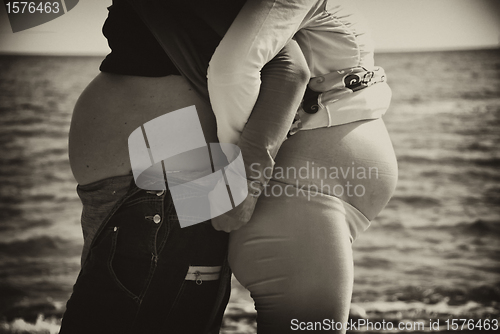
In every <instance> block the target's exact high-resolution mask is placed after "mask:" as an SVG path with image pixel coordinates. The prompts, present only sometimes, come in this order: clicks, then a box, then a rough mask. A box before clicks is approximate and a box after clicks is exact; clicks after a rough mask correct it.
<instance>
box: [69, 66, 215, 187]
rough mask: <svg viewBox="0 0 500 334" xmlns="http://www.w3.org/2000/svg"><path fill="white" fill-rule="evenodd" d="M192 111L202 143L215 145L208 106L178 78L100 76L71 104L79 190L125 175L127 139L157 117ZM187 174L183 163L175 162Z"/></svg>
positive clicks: (73, 154) (72, 149)
mask: <svg viewBox="0 0 500 334" xmlns="http://www.w3.org/2000/svg"><path fill="white" fill-rule="evenodd" d="M192 105H195V106H196V109H197V111H198V116H199V118H200V122H201V125H202V129H203V132H204V135H205V139H206V141H207V142H216V141H217V136H216V124H215V117H214V116H213V114H212V111H211V109H210V108H209V106H208V105H207V104H206V103H205V102H204V101H203V100H202V99H201V98H200V97H199V96H198V95H197V94H196V93H195V92H194V91H193V90H192V89H191V87H190V86H189V85H188V83H187V82H186V80H184V79H183V78H182V77H180V76H168V77H161V78H147V77H131V76H121V75H112V74H107V73H100V74H99V75H98V76H97V77H96V78H95V79H94V80H93V81H92V82H91V83H90V84H89V85H88V86H87V88H86V89H85V91H84V92H83V93H82V95H81V96H80V98H79V99H78V102H77V103H76V106H75V109H74V112H73V118H72V121H71V130H70V135H69V158H70V164H71V169H72V171H73V175H74V176H75V179H76V181H77V182H78V183H79V184H82V185H83V184H88V183H92V182H94V181H98V180H101V179H104V178H108V177H113V176H119V175H126V174H128V173H130V171H131V166H130V159H129V153H128V137H129V135H130V134H131V133H132V131H134V130H135V129H136V128H138V127H139V126H141V125H142V124H144V123H145V122H148V121H150V120H152V119H154V118H156V117H158V116H161V115H164V114H166V113H168V112H172V111H175V110H178V109H181V108H184V107H188V106H192ZM179 164H180V165H179V166H178V168H179V169H189V167H190V164H189V162H185V163H184V165H183V163H182V162H179Z"/></svg>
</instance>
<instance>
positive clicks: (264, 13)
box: [208, 0, 397, 334]
mask: <svg viewBox="0 0 500 334" xmlns="http://www.w3.org/2000/svg"><path fill="white" fill-rule="evenodd" d="M294 41H296V42H297V43H298V45H299V46H300V49H301V50H302V57H303V58H304V59H305V61H306V63H307V65H308V68H309V71H310V76H311V80H310V82H309V85H308V91H307V93H306V96H305V99H304V102H303V104H302V106H301V108H300V109H299V111H298V113H297V117H296V118H298V120H297V122H296V123H295V127H297V128H301V129H302V131H298V132H297V133H296V134H294V135H292V136H291V137H290V138H289V139H288V140H286V141H285V142H284V143H283V145H282V146H281V148H280V149H279V153H278V154H277V156H276V159H275V161H273V160H272V158H273V157H274V155H275V154H276V152H277V146H279V145H280V144H281V141H279V139H282V138H283V135H284V134H283V133H280V131H279V130H280V128H276V127H274V130H275V131H274V132H273V131H267V130H268V129H270V128H271V129H273V126H272V125H269V123H270V122H273V117H274V119H283V115H286V113H285V114H283V113H281V114H280V110H279V108H277V106H279V105H280V101H281V100H282V99H280V98H279V97H278V98H276V99H273V94H272V93H271V94H270V95H269V96H268V94H267V93H264V92H262V87H263V85H264V84H265V83H266V80H265V78H264V77H262V85H261V84H260V81H261V80H260V79H261V73H260V70H261V69H262V68H263V66H264V65H265V64H266V62H268V61H269V60H270V59H272V57H274V55H276V54H277V52H278V51H279V50H280V49H281V48H282V47H283V46H285V45H287V46H289V47H291V46H293V44H294V43H295V42H294ZM294 62H296V63H300V59H298V58H294ZM208 84H209V92H210V99H211V103H212V107H213V109H214V113H215V115H216V118H217V125H218V136H219V139H220V141H221V142H230V143H237V144H238V145H239V146H240V147H241V149H242V152H243V156H244V158H245V163H246V164H247V165H250V166H247V176H248V175H249V177H250V179H251V180H252V181H254V183H257V186H253V184H252V185H251V186H250V188H253V190H254V191H255V195H254V197H258V195H260V198H259V199H258V201H257V202H256V201H255V200H254V201H253V202H252V203H255V202H256V203H257V204H256V207H255V212H254V213H253V216H252V218H251V219H250V221H249V222H248V223H246V224H242V222H243V223H244V222H245V218H246V217H247V216H248V214H247V212H245V211H251V210H252V208H251V206H247V207H242V208H240V210H239V211H240V212H239V215H234V214H232V213H231V212H229V214H225V215H222V216H219V217H216V218H214V219H213V220H212V222H213V224H214V226H216V227H217V228H220V229H222V230H225V231H231V230H232V232H231V236H230V242H229V262H230V266H231V269H232V270H233V272H234V274H235V276H236V278H237V279H238V280H239V281H240V282H241V283H242V285H243V286H245V287H246V288H247V289H248V290H249V291H250V293H251V296H252V297H253V299H254V301H255V308H256V310H257V328H258V333H269V334H271V333H293V332H295V331H297V330H298V329H306V328H307V329H308V332H309V331H311V332H313V333H316V332H317V333H320V332H322V330H332V331H333V330H334V329H335V330H336V332H345V330H346V326H345V325H344V326H341V324H345V323H346V321H347V319H348V312H349V304H350V300H351V293H352V285H353V268H352V267H353V263H352V262H353V260H352V249H351V243H352V242H353V241H354V240H355V239H356V237H357V236H358V235H359V233H360V232H362V231H364V230H365V229H367V228H368V226H369V224H370V221H371V220H372V219H373V218H375V216H376V215H377V214H378V213H379V212H380V211H381V210H382V209H383V207H384V206H385V205H386V204H387V202H388V200H389V199H390V197H391V195H392V193H393V191H394V188H395V185H396V181H397V164H396V159H395V156H394V151H393V148H392V144H391V141H390V138H389V135H388V133H387V131H386V128H385V125H384V123H383V121H382V119H381V118H380V117H381V115H382V114H383V113H385V111H386V110H387V108H388V105H389V101H390V96H391V94H390V89H389V88H388V86H387V84H386V83H385V75H384V73H383V70H382V69H381V68H377V67H375V66H374V56H373V47H372V44H371V40H370V38H369V34H368V31H367V28H366V27H365V25H364V24H363V18H362V17H360V16H359V14H357V13H356V11H355V10H354V9H353V8H351V7H350V6H349V2H348V1H341V0H293V1H289V0H248V1H247V2H246V4H245V6H244V7H243V8H242V10H241V11H240V12H239V14H238V16H237V18H236V19H235V20H234V22H233V24H232V25H231V27H230V29H229V31H228V32H227V33H226V34H225V36H224V38H223V40H222V41H221V43H220V44H219V46H218V48H217V50H216V52H215V54H214V56H213V58H212V59H211V62H210V67H209V70H208ZM259 88H260V92H259ZM275 88H276V90H278V88H279V85H277V86H275ZM277 96H279V95H277ZM256 102H257V104H258V105H259V108H262V109H263V110H267V115H266V117H264V116H263V115H261V114H256V109H255V108H254V109H253V111H252V108H253V106H254V103H256ZM274 121H275V120H274ZM255 124H258V125H260V127H259V126H255ZM306 130H307V131H306ZM292 132H294V131H293V130H292ZM269 138H271V139H269ZM263 142H264V143H265V144H264V145H262V143H263ZM273 143H274V145H273ZM263 147H264V148H265V149H263ZM249 151H250V152H251V155H250V156H251V158H250V159H247V157H248V153H247V152H249ZM258 152H260V154H259V153H258ZM246 153H247V156H245V154H246ZM253 157H257V158H258V159H257V158H253ZM273 165H274V166H273ZM272 167H274V173H273V174H272V173H271V170H272ZM248 171H249V172H248ZM271 175H272V177H271ZM242 217H243V218H244V219H242ZM242 225H243V227H241V228H240V226H242ZM324 320H326V325H325V327H322V326H318V323H320V324H324V322H323V321H324ZM332 320H333V321H335V324H336V326H334V327H331V326H330V327H329V326H328V324H330V325H331V321H332ZM308 324H309V325H308ZM310 324H314V325H313V326H312V328H314V329H315V330H312V328H311V325H310Z"/></svg>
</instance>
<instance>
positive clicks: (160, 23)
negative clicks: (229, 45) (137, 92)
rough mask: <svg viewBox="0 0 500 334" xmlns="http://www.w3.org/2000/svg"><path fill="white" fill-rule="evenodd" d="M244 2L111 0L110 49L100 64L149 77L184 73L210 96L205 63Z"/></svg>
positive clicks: (107, 28)
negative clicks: (159, 32) (207, 87)
mask: <svg viewBox="0 0 500 334" xmlns="http://www.w3.org/2000/svg"><path fill="white" fill-rule="evenodd" d="M244 3H245V0H210V1H207V0H148V1H145V0H113V4H112V6H110V7H109V8H108V10H109V14H108V18H107V19H106V22H105V24H104V26H103V29H102V30H103V34H104V36H105V37H106V38H107V39H108V44H109V47H110V48H111V53H110V54H108V55H107V56H106V58H105V59H104V61H103V62H102V64H101V66H100V70H101V71H102V72H108V73H114V74H122V75H135V76H147V77H161V76H167V75H172V74H174V75H181V74H182V75H184V76H185V77H186V78H187V79H188V81H190V82H191V84H192V85H194V86H195V90H197V91H198V93H201V94H202V95H203V96H204V97H206V98H208V91H206V70H207V68H208V63H209V61H210V59H211V57H212V55H213V53H214V51H215V48H216V47H217V45H218V44H219V42H220V41H221V39H222V36H224V34H225V32H226V31H227V29H228V28H229V26H230V25H231V23H232V21H233V20H234V18H235V17H236V15H237V14H238V12H239V10H240V9H241V7H242V6H243V4H244ZM145 22H147V24H146V23H145ZM152 31H153V32H152ZM158 31H161V34H158V33H156V35H155V32H158ZM165 50H166V51H165Z"/></svg>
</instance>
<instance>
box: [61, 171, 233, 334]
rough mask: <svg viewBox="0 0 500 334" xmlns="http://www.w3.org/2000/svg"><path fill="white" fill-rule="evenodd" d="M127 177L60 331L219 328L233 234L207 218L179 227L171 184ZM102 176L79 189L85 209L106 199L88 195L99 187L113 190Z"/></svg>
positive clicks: (226, 294) (91, 250) (186, 331)
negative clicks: (143, 183)
mask: <svg viewBox="0 0 500 334" xmlns="http://www.w3.org/2000/svg"><path fill="white" fill-rule="evenodd" d="M130 179H131V183H130V187H129V189H128V191H127V192H126V194H125V195H124V196H123V197H121V198H120V199H119V200H118V201H117V202H116V204H115V205H114V207H113V208H112V209H111V210H110V211H109V214H108V215H107V217H106V218H105V219H104V220H103V221H102V223H101V224H100V225H99V228H98V230H97V232H96V234H95V237H94V238H93V239H92V242H91V244H90V247H89V252H88V256H86V257H85V260H84V262H83V266H82V269H81V272H80V274H79V276H78V279H77V281H76V283H75V285H74V287H73V294H72V296H71V298H70V299H69V301H68V303H67V309H66V313H65V314H64V317H63V321H62V326H61V332H60V333H63V334H64V333H71V334H74V333H86V334H88V333H107V334H110V333H117V334H118V333H120V334H123V333H138V334H139V333H140V334H142V333H148V334H154V333H182V334H189V333H193V334H195V333H196V334H200V333H210V334H213V333H218V332H219V328H220V324H221V321H222V315H223V313H224V309H225V306H226V304H227V301H228V299H229V293H230V276H231V273H230V270H229V267H228V265H227V243H228V234H227V233H224V232H219V231H216V230H215V229H214V228H213V227H212V225H211V224H210V221H207V222H204V223H200V224H196V225H193V226H190V227H186V228H182V229H181V228H180V226H179V222H178V217H177V215H176V212H175V208H174V205H173V202H172V199H171V196H170V193H169V191H168V190H167V191H145V190H141V189H138V188H137V187H136V186H135V184H134V182H133V181H132V178H131V177H130ZM103 181H106V180H101V181H98V182H100V183H99V186H98V187H97V188H98V189H91V188H92V186H91V187H90V188H88V189H85V186H83V187H81V188H80V189H79V194H80V197H81V198H82V202H83V203H84V214H85V204H86V203H89V201H90V202H92V203H93V204H95V203H96V202H97V203H98V202H103V200H105V199H104V198H101V201H99V200H97V199H95V198H94V199H93V200H92V199H90V198H88V197H89V196H90V195H92V193H94V195H95V191H96V190H97V191H99V194H100V196H101V197H102V196H106V194H109V196H111V194H116V192H115V191H111V189H106V187H107V186H108V188H109V184H110V183H111V182H112V180H111V179H110V181H109V182H103ZM103 189H106V191H103ZM108 190H109V191H108ZM86 191H87V193H86ZM192 196H196V191H193V194H192ZM87 209H88V208H87ZM82 218H83V217H82ZM87 218H88V217H87ZM87 223H88V222H87ZM84 234H85V230H84ZM197 268H203V270H197ZM203 271H205V273H204V272H203ZM207 271H208V274H207V273H206V272H207Z"/></svg>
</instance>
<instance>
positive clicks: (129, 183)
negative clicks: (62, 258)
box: [76, 174, 139, 265]
mask: <svg viewBox="0 0 500 334" xmlns="http://www.w3.org/2000/svg"><path fill="white" fill-rule="evenodd" d="M133 181H134V179H133V177H132V174H129V175H121V176H114V177H110V178H106V179H102V180H99V181H96V182H92V183H89V184H85V185H78V186H77V188H76V191H77V193H78V196H79V197H80V200H81V201H82V204H83V210H82V217H81V221H82V230H83V251H82V265H83V262H84V261H85V258H86V257H87V254H88V251H89V249H90V245H91V243H92V240H93V239H94V237H95V236H96V235H97V234H98V232H99V231H100V228H101V225H102V223H103V222H104V221H105V220H106V218H107V217H108V216H110V213H111V212H114V209H115V208H116V207H117V206H119V205H120V204H121V203H122V201H123V200H124V199H125V198H126V197H127V194H130V193H131V192H134V191H138V190H139V189H138V188H136V187H135V184H134V182H133ZM134 188H136V189H137V190H136V189H134Z"/></svg>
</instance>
